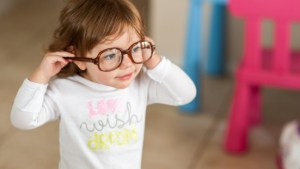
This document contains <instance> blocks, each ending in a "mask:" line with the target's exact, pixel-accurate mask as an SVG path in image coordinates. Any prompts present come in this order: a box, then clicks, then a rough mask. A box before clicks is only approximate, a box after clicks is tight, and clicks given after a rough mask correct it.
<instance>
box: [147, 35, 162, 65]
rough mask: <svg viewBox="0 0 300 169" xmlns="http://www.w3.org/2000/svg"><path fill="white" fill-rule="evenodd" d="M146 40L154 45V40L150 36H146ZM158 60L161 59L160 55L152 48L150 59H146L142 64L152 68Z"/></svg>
mask: <svg viewBox="0 0 300 169" xmlns="http://www.w3.org/2000/svg"><path fill="white" fill-rule="evenodd" d="M146 40H148V41H149V42H151V43H152V45H155V43H154V41H153V40H152V39H151V38H149V37H146ZM160 60H161V57H160V55H158V54H157V53H156V50H154V52H153V55H152V57H151V59H150V60H148V61H147V62H145V63H144V65H145V66H146V68H147V69H153V68H154V67H155V66H156V65H158V64H159V62H160Z"/></svg>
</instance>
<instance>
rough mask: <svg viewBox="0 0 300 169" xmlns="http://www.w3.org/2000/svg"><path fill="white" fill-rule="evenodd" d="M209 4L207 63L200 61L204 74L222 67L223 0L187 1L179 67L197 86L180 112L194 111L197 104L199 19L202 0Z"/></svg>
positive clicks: (198, 99) (201, 14)
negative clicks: (183, 40) (184, 41)
mask: <svg viewBox="0 0 300 169" xmlns="http://www.w3.org/2000/svg"><path fill="white" fill-rule="evenodd" d="M204 2H208V3H210V4H211V5H212V18H211V22H210V34H209V42H208V44H209V46H208V54H207V55H208V56H207V65H205V64H204V67H205V71H206V72H205V73H207V74H208V75H219V74H221V73H222V72H223V69H224V57H223V53H224V47H223V46H224V45H223V40H224V39H223V38H224V24H225V22H224V20H225V19H224V17H225V4H226V0H190V6H189V8H190V10H189V15H188V27H187V35H186V46H185V57H184V63H183V68H184V70H185V72H186V73H187V74H188V75H189V76H190V77H191V79H192V80H193V81H194V83H195V85H196V87H197V95H196V98H195V99H194V100H193V101H192V102H191V103H189V104H187V105H184V106H181V108H180V109H181V110H182V111H184V112H190V113H195V112H197V111H199V110H200V107H201V97H200V96H201V81H200V78H201V72H202V70H201V67H202V65H203V64H202V63H201V61H203V52H202V49H203V48H202V42H201V39H202V36H201V32H202V28H203V27H202V26H201V24H202V22H203V12H202V8H203V3H204Z"/></svg>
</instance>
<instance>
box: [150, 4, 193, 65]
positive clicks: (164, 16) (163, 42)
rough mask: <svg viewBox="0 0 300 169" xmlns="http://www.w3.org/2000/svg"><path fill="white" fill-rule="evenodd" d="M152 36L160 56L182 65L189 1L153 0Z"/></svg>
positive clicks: (151, 7) (151, 6)
mask: <svg viewBox="0 0 300 169" xmlns="http://www.w3.org/2000/svg"><path fill="white" fill-rule="evenodd" d="M150 10H151V11H150V16H149V17H150V22H149V26H150V29H149V30H150V36H151V37H152V38H153V39H154V40H155V42H156V44H157V50H158V52H159V54H161V55H166V56H168V58H170V59H171V60H172V61H174V62H176V63H177V64H180V62H181V59H182V55H183V48H184V45H185V32H186V22H187V13H188V0H151V2H150Z"/></svg>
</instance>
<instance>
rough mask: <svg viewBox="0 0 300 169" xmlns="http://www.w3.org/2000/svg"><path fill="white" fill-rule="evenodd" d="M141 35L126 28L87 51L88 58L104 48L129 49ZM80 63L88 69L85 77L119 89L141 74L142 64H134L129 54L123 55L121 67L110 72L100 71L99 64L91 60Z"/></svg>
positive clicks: (95, 55) (93, 56)
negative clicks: (113, 37)
mask: <svg viewBox="0 0 300 169" xmlns="http://www.w3.org/2000/svg"><path fill="white" fill-rule="evenodd" d="M139 40H140V38H139V36H138V35H137V34H136V33H135V31H134V30H133V29H130V28H128V29H125V31H124V33H123V34H121V35H120V36H119V37H117V38H115V39H113V40H112V41H110V40H109V39H108V41H105V42H104V43H99V44H98V45H96V46H95V47H94V48H93V49H92V50H91V51H90V52H89V53H87V57H88V58H95V57H97V55H98V53H99V52H100V51H102V50H104V49H107V48H112V47H117V48H121V49H123V50H126V49H128V48H129V47H130V46H131V45H132V44H133V43H135V42H137V41H139ZM78 64H80V65H78V66H79V67H80V68H81V69H86V70H87V71H86V73H84V74H83V77H84V78H86V79H88V80H90V81H93V82H96V83H100V84H103V85H106V86H111V87H114V88H118V89H123V88H126V87H128V86H129V85H130V83H131V82H132V81H133V80H134V79H135V78H136V76H137V75H138V74H139V72H140V70H141V68H142V64H134V63H132V61H131V60H130V58H129V57H128V55H127V54H126V55H124V56H123V61H122V64H121V65H120V67H118V68H117V69H115V70H113V71H110V72H103V71H100V70H99V69H98V67H97V65H95V64H93V63H89V62H80V63H78Z"/></svg>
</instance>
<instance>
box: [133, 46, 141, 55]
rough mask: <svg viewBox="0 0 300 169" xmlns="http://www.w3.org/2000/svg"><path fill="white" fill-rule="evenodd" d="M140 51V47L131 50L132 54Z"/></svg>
mask: <svg viewBox="0 0 300 169" xmlns="http://www.w3.org/2000/svg"><path fill="white" fill-rule="evenodd" d="M140 49H141V47H140V46H135V47H134V48H132V52H133V53H134V52H138V51H139V50H140Z"/></svg>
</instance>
